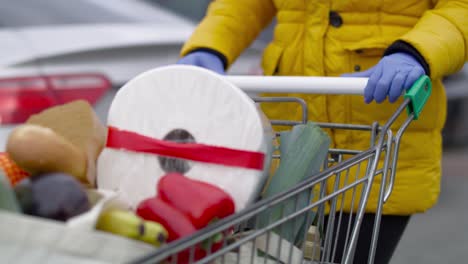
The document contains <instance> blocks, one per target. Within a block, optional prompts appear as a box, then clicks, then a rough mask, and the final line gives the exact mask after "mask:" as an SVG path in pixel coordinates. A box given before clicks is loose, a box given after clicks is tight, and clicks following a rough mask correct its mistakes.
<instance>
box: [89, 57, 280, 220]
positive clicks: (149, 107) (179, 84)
mask: <svg viewBox="0 0 468 264" xmlns="http://www.w3.org/2000/svg"><path fill="white" fill-rule="evenodd" d="M107 125H108V139H107V146H106V148H105V149H104V150H103V152H102V153H101V155H100V156H99V159H98V180H97V183H98V188H102V189H108V190H113V191H116V192H118V193H119V195H120V196H121V197H122V198H123V199H124V200H126V201H128V203H129V204H130V205H131V206H132V207H133V208H135V207H136V206H137V204H138V203H139V202H141V201H142V200H144V199H146V198H148V197H152V196H154V195H155V192H156V190H155V188H154V187H155V186H156V183H157V182H158V181H159V179H160V178H161V177H162V176H163V175H165V174H166V173H169V172H179V173H181V174H183V175H185V176H186V177H189V178H192V179H196V180H200V181H203V182H207V183H210V184H213V185H216V186H218V187H220V188H221V189H223V190H224V191H226V192H227V193H229V194H230V195H231V196H232V198H233V199H234V202H235V208H236V210H237V211H239V210H242V209H243V208H245V207H246V206H247V205H248V204H249V203H251V202H253V201H255V200H256V199H257V198H258V196H259V193H260V191H261V189H262V187H263V185H264V182H265V180H266V176H267V172H268V168H269V162H270V156H271V141H272V138H273V134H272V129H271V125H270V124H269V122H268V121H267V120H266V118H265V117H264V116H263V113H262V112H261V110H259V108H258V107H257V105H256V104H255V103H254V102H253V101H252V99H251V98H250V97H248V96H247V95H246V94H245V93H244V92H243V91H241V90H240V89H239V88H237V87H236V86H234V85H233V84H231V83H230V82H228V81H226V80H225V79H224V78H223V77H222V76H220V75H218V74H215V73H213V72H211V71H208V70H206V69H202V68H199V67H193V66H186V65H172V66H166V67H161V68H157V69H153V70H150V71H148V72H145V73H142V74H140V75H139V76H137V77H135V78H134V79H132V80H131V81H129V82H128V83H127V84H126V85H124V86H123V87H122V88H121V89H120V90H119V92H118V93H117V95H116V96H115V98H114V101H113V102H112V105H111V107H110V110H109V115H108V120H107ZM174 141H175V142H174Z"/></svg>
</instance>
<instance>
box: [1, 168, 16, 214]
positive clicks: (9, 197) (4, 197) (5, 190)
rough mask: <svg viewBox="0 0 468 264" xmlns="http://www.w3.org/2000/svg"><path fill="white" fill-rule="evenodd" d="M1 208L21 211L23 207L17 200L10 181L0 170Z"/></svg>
mask: <svg viewBox="0 0 468 264" xmlns="http://www.w3.org/2000/svg"><path fill="white" fill-rule="evenodd" d="M0 210H8V211H11V212H21V208H20V206H19V204H18V201H17V200H16V195H15V193H14V191H13V189H12V186H11V184H10V181H9V180H8V179H7V177H6V176H5V174H3V172H0Z"/></svg>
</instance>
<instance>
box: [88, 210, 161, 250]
mask: <svg viewBox="0 0 468 264" xmlns="http://www.w3.org/2000/svg"><path fill="white" fill-rule="evenodd" d="M96 229H98V230H101V231H105V232H109V233H112V234H116V235H119V236H124V237H128V238H131V239H135V240H140V241H143V242H146V243H150V244H152V245H154V246H161V245H162V244H163V243H164V242H165V241H166V239H167V231H166V229H164V227H163V226H162V225H160V224H159V223H155V222H153V221H145V220H143V219H142V218H141V217H139V216H137V215H135V214H134V213H133V212H130V211H127V210H121V209H109V210H105V211H103V212H102V213H101V214H100V215H99V219H98V221H97V224H96Z"/></svg>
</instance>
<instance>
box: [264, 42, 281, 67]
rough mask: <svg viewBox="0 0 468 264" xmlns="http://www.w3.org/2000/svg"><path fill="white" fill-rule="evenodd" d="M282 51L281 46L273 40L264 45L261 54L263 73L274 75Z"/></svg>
mask: <svg viewBox="0 0 468 264" xmlns="http://www.w3.org/2000/svg"><path fill="white" fill-rule="evenodd" d="M283 51H284V49H283V47H281V46H279V45H278V44H276V43H273V42H271V43H270V44H268V45H267V46H266V48H265V50H264V52H263V56H262V68H263V74H264V75H274V74H276V73H277V72H278V70H279V63H280V60H281V57H282V55H283Z"/></svg>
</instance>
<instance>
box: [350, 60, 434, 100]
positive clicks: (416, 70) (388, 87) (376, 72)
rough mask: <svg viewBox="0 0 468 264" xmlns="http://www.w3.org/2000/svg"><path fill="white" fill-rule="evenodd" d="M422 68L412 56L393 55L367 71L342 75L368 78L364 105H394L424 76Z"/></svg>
mask: <svg viewBox="0 0 468 264" xmlns="http://www.w3.org/2000/svg"><path fill="white" fill-rule="evenodd" d="M424 74H425V72H424V68H423V67H422V66H421V64H419V62H418V61H417V60H416V59H415V58H413V56H411V55H409V54H406V53H393V54H390V55H387V56H385V57H383V58H382V59H381V60H380V61H379V63H378V64H377V65H375V66H374V67H372V68H370V69H368V70H367V71H363V72H358V73H352V74H344V75H343V76H345V77H369V80H368V81H367V85H366V88H365V89H364V101H365V102H366V103H370V102H372V100H375V101H376V102H377V103H382V102H383V101H384V100H385V98H386V97H387V96H388V100H389V102H391V103H394V102H395V101H396V100H397V99H398V98H399V97H400V95H401V94H402V93H403V91H406V90H407V89H409V88H411V86H412V85H413V83H414V82H415V81H416V80H418V79H419V77H421V76H422V75H424Z"/></svg>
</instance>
